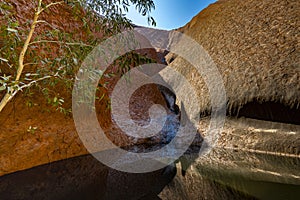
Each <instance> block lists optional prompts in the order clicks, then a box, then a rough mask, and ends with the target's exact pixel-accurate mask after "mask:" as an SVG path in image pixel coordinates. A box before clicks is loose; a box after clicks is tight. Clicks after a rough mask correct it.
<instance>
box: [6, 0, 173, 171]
mask: <svg viewBox="0 0 300 200" xmlns="http://www.w3.org/2000/svg"><path fill="white" fill-rule="evenodd" d="M50 2H53V1H51V0H45V1H43V3H45V4H46V3H50ZM5 3H7V4H8V5H10V6H11V7H12V10H11V16H10V17H11V18H12V19H14V20H16V21H18V22H19V24H20V26H19V27H18V29H20V30H27V29H28V26H27V21H28V20H32V18H33V14H34V8H35V7H36V3H37V2H36V1H23V0H22V1H19V0H18V1H15V0H9V1H6V2H5ZM2 15H4V14H3V13H0V16H1V17H0V18H1V19H0V23H2V24H6V23H7V22H6V21H3V19H2ZM84 15H85V12H84V11H83V10H82V9H81V8H79V9H78V10H76V12H75V11H74V10H72V7H71V6H70V5H67V4H66V3H63V4H61V5H56V6H53V7H50V11H48V12H46V13H43V14H42V15H41V18H40V19H41V20H46V21H47V22H48V23H42V24H41V25H39V26H37V29H36V32H35V33H34V36H33V38H35V37H37V36H38V35H39V34H40V33H42V32H45V31H49V30H52V28H56V29H58V30H60V31H64V32H67V33H70V34H72V36H73V39H74V40H75V41H81V42H83V43H85V42H87V40H89V39H91V38H94V39H95V38H100V39H101V38H102V37H103V34H102V32H101V31H102V29H101V27H94V26H91V29H92V30H89V31H87V30H86V29H85V28H84V21H83V20H82V19H83V16H84ZM25 22H26V23H25ZM21 39H24V38H21ZM4 41H5V38H0V42H1V43H2V42H4ZM49 45H51V44H49ZM37 48H38V49H35V50H34V51H35V53H41V54H42V53H43V56H45V57H47V58H48V56H49V57H51V56H55V55H57V54H58V53H59V48H57V46H55V45H53V46H50V47H48V48H51V52H49V51H47V52H46V53H45V52H40V51H39V47H37ZM137 53H138V54H140V55H142V56H145V57H147V58H149V59H153V60H157V61H158V62H160V61H161V57H159V56H158V55H157V52H156V50H154V49H143V50H140V51H138V52H137ZM16 55H17V54H16ZM26 59H30V58H29V56H28V57H26ZM79 64H80V63H79ZM1 65H2V63H1ZM38 67H41V66H38ZM117 67H118V66H117V65H116V66H111V68H110V69H109V70H108V71H109V72H110V73H112V72H115V71H114V70H115V69H117ZM0 68H1V70H2V71H1V73H7V74H8V73H9V71H5V69H4V67H3V66H0ZM7 68H8V67H7ZM8 70H9V69H8ZM10 70H11V69H10ZM31 70H35V69H34V68H30V66H26V68H25V69H24V71H25V72H31ZM1 73H0V74H1ZM120 76H121V75H120V73H115V76H114V77H108V78H106V79H105V80H102V81H103V82H109V85H107V88H104V87H102V88H100V91H99V94H98V95H99V97H101V96H102V95H103V94H104V96H103V99H102V101H97V105H96V111H97V117H98V121H99V123H100V125H101V127H102V128H103V129H104V130H105V131H106V134H107V135H108V137H109V138H110V139H111V141H113V142H114V143H115V144H116V145H118V146H126V145H130V144H132V143H133V139H132V138H130V137H127V136H126V135H125V134H124V133H123V132H122V130H120V129H119V128H118V127H117V125H116V124H114V123H113V121H112V119H111V112H110V109H109V108H108V104H107V103H108V101H109V95H110V94H111V92H112V90H113V88H114V86H115V84H116V83H117V81H118V80H119V79H120ZM52 89H53V91H54V92H58V93H60V94H61V95H62V96H63V97H64V100H65V103H64V105H65V106H66V107H71V102H72V100H71V99H72V96H71V93H72V90H68V89H66V87H65V86H64V85H56V86H55V87H53V88H52ZM32 91H33V92H34V95H33V97H32V98H28V96H26V95H24V94H23V93H20V94H19V95H18V96H16V98H15V99H14V100H13V101H11V102H10V103H9V104H8V105H7V106H6V107H5V109H4V110H3V111H2V112H1V113H0V124H1V126H0V175H3V174H7V173H11V172H15V171H18V170H23V169H27V168H31V167H33V166H37V165H41V164H44V163H50V162H54V161H57V160H61V159H66V158H70V157H74V156H78V155H83V154H87V153H88V152H87V150H86V149H85V147H84V146H83V144H82V142H81V140H80V138H79V136H78V134H77V132H76V129H75V125H74V121H73V119H72V117H71V116H67V115H64V114H62V113H60V112H58V111H55V108H53V107H51V105H48V104H47V100H46V99H45V98H44V97H43V95H42V94H41V91H40V90H38V89H37V88H33V89H32ZM2 94H3V93H0V97H2ZM28 102H32V106H28V105H27V104H28ZM153 104H161V105H163V106H164V107H165V108H167V106H166V103H165V101H164V98H163V96H162V95H161V93H160V91H159V90H158V88H157V87H156V86H155V85H146V86H145V87H143V88H140V89H139V90H137V91H136V93H135V95H134V96H133V97H132V98H131V101H130V108H131V113H133V114H134V116H135V118H134V120H135V121H138V120H144V121H146V122H147V121H148V120H149V114H148V110H147V109H148V108H149V107H150V106H151V105H153ZM145 105H146V106H145ZM141 107H142V108H141ZM29 127H34V129H35V130H31V129H29ZM137 142H142V141H137Z"/></svg>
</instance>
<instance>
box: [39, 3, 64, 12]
mask: <svg viewBox="0 0 300 200" xmlns="http://www.w3.org/2000/svg"><path fill="white" fill-rule="evenodd" d="M62 3H64V1H58V2H52V3H49V4H48V5H46V6H45V7H44V8H41V9H40V10H39V11H38V14H41V12H43V11H44V10H46V9H48V8H50V7H51V6H55V5H58V4H62Z"/></svg>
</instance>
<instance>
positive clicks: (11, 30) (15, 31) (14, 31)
mask: <svg viewBox="0 0 300 200" xmlns="http://www.w3.org/2000/svg"><path fill="white" fill-rule="evenodd" d="M6 30H7V31H8V32H13V33H17V32H18V30H16V29H13V28H7V29H6Z"/></svg>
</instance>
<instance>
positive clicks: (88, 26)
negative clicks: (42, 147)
mask: <svg viewBox="0 0 300 200" xmlns="http://www.w3.org/2000/svg"><path fill="white" fill-rule="evenodd" d="M36 1H37V4H36V8H35V11H34V17H33V19H27V24H23V25H22V26H21V25H20V22H19V21H18V20H19V19H17V18H16V16H15V15H14V12H13V7H12V5H11V4H10V3H9V2H0V16H1V18H2V20H0V21H1V25H0V44H1V45H0V67H1V68H0V100H1V101H0V112H1V111H2V109H3V108H4V107H5V105H6V104H7V103H8V102H9V101H10V100H11V99H12V98H13V97H14V96H15V95H16V94H17V93H18V92H20V91H24V90H26V89H30V88H31V87H32V86H36V87H38V88H39V89H40V91H42V93H43V94H44V95H45V97H46V98H47V101H48V103H50V104H52V105H54V106H56V107H57V109H58V110H60V111H62V112H67V111H66V110H65V109H64V108H63V107H62V103H63V102H64V99H63V97H62V96H61V95H60V94H59V93H58V92H57V91H55V90H53V87H54V86H55V85H57V84H64V86H65V87H67V88H69V89H71V88H72V84H73V81H74V78H75V77H74V75H75V73H76V71H77V69H78V67H79V65H80V63H81V62H82V61H83V59H84V58H85V57H86V55H87V54H88V53H89V52H90V51H91V50H92V49H93V47H95V46H96V45H97V44H98V43H99V42H101V40H103V39H105V38H106V37H109V36H111V35H112V34H114V33H117V32H119V31H121V30H124V29H125V28H132V23H131V21H130V20H129V19H127V18H126V13H127V12H128V8H129V6H131V5H134V6H135V7H136V9H137V11H138V12H139V13H141V15H142V16H147V19H148V22H149V23H150V24H152V25H155V21H154V19H153V18H152V17H151V16H150V12H151V10H153V9H154V8H155V6H154V3H153V1H152V0H68V1H53V2H49V0H48V1H47V3H44V1H45V0H44V1H43V0H36ZM65 3H67V4H68V5H69V6H70V7H71V8H72V12H74V13H79V14H78V15H76V14H75V15H74V16H77V17H78V18H80V20H81V21H82V22H83V26H84V27H83V29H84V31H85V34H86V37H85V39H84V41H83V40H81V39H78V38H76V37H75V36H74V35H76V33H72V32H67V31H66V30H63V29H59V28H56V27H53V26H52V25H51V24H50V23H49V22H48V21H47V14H48V13H47V12H48V11H49V9H51V7H55V6H56V7H58V6H63V4H65ZM82 9H84V12H85V15H84V16H80V15H82V12H80V11H82ZM42 14H45V16H46V17H45V19H40V17H41V15H42ZM42 25H45V27H47V28H45V29H42V32H39V33H37V32H36V31H37V30H36V27H37V26H42ZM24 27H25V28H24ZM26 27H29V28H26ZM92 29H93V31H94V32H95V31H97V30H98V31H101V33H102V34H103V35H102V37H101V38H99V37H97V36H95V35H94V34H93V31H92ZM53 49H56V52H55V53H53ZM120 67H122V66H120ZM124 67H126V66H124ZM121 71H122V70H121ZM29 93H30V92H29ZM30 94H31V93H30Z"/></svg>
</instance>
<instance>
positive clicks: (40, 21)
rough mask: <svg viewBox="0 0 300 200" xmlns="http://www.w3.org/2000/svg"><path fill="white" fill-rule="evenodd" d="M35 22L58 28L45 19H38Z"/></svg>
mask: <svg viewBox="0 0 300 200" xmlns="http://www.w3.org/2000/svg"><path fill="white" fill-rule="evenodd" d="M36 23H37V24H39V23H45V24H47V25H48V26H50V27H51V28H52V29H54V30H58V29H57V28H56V27H54V26H53V25H52V24H50V23H49V22H47V21H46V20H38V21H36Z"/></svg>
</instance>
